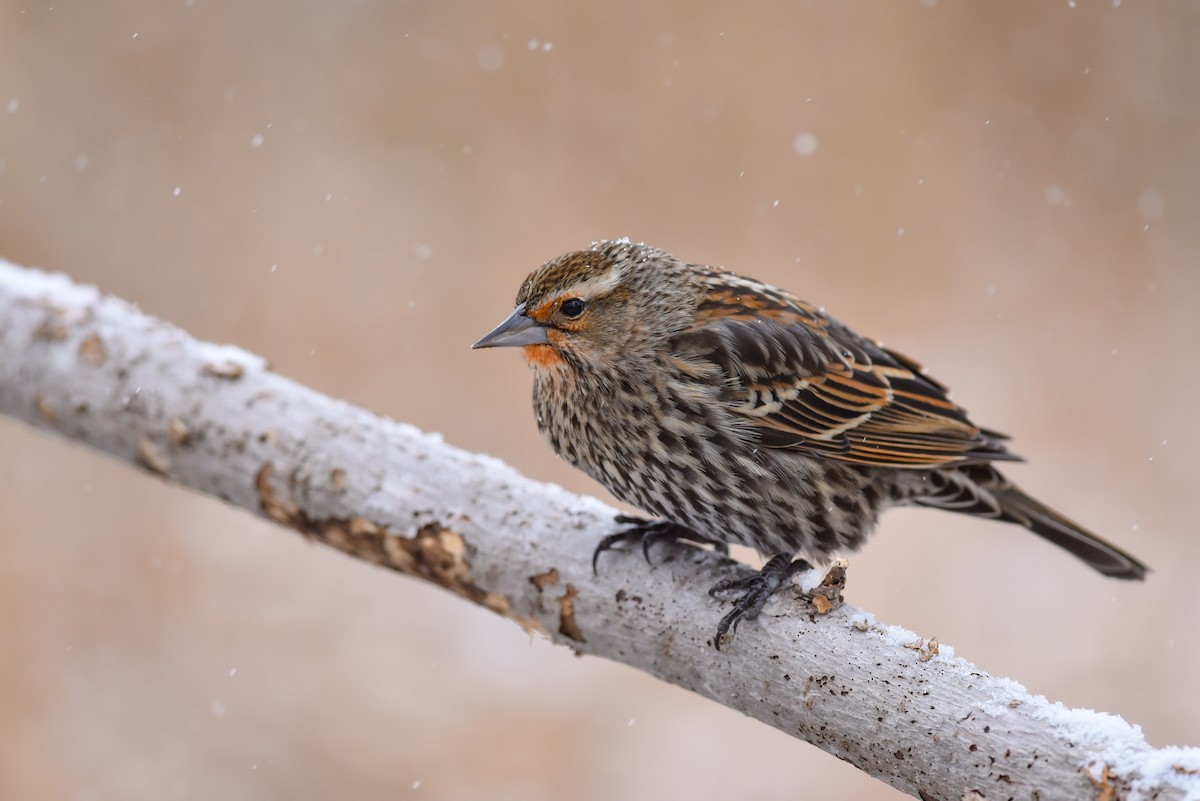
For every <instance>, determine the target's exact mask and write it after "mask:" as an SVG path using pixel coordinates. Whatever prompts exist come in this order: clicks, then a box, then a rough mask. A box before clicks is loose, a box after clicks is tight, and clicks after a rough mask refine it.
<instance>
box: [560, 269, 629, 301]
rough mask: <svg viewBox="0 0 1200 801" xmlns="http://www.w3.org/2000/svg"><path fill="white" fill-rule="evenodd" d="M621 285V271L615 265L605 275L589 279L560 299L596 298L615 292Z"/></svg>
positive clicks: (565, 293) (576, 285)
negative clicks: (575, 296) (573, 297)
mask: <svg viewBox="0 0 1200 801" xmlns="http://www.w3.org/2000/svg"><path fill="white" fill-rule="evenodd" d="M620 283H621V270H620V269H619V267H618V266H617V265H613V266H612V267H611V268H610V269H609V271H608V272H607V273H605V274H604V275H598V276H596V277H595V278H589V279H588V280H587V281H581V282H579V283H578V284H575V285H573V286H572V287H571V288H570V289H568V290H567V291H566V292H564V293H562V295H560V297H566V296H567V295H578V296H579V297H582V298H594V297H597V296H599V295H604V294H606V293H608V292H611V291H613V290H614V289H616V288H617V285H618V284H620Z"/></svg>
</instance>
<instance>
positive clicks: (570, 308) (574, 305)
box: [559, 298, 587, 319]
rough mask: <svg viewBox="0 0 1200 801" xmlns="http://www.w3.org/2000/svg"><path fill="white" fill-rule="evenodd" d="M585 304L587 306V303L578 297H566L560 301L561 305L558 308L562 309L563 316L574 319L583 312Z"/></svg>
mask: <svg viewBox="0 0 1200 801" xmlns="http://www.w3.org/2000/svg"><path fill="white" fill-rule="evenodd" d="M585 306H587V304H586V303H584V302H583V301H582V300H580V299H579V298H567V299H566V300H564V301H563V302H562V305H561V306H559V310H560V311H562V315H563V317H569V318H571V319H574V318H576V317H578V316H579V315H581V314H583V309H584V307H585Z"/></svg>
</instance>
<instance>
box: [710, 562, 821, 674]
mask: <svg viewBox="0 0 1200 801" xmlns="http://www.w3.org/2000/svg"><path fill="white" fill-rule="evenodd" d="M810 567H812V565H810V564H809V563H808V562H806V561H805V560H803V559H797V560H795V561H792V557H791V555H790V554H779V555H777V556H773V557H771V558H770V559H769V560H767V563H766V564H765V565H763V566H762V569H761V570H759V571H758V572H757V573H755V574H753V575H750V576H745V577H743V578H737V579H724V580H722V581H718V582H717V583H716V584H714V585H713V586H712V587H711V588H710V589H709V591H708V594H709V595H710V596H712V597H714V598H715V597H716V596H717V595H719V594H721V593H725V592H741V593H742V594H741V595H740V596H738V597H737V598H736V599H735V600H734V602H733V609H732V610H730V612H729V613H728V614H727V615H725V617H723V618H721V622H720V623H718V624H717V636H716V637H715V638H714V639H713V647H714V648H716V649H717V650H718V651H720V650H721V640H722V639H723V638H724V637H725V635H726V634H728V635H729V638H730V639H733V637H734V636H735V635H736V634H737V627H738V623H740V622H741V621H743V620H754V619H755V618H756V617H758V615H759V613H760V612H762V610H763V607H764V606H766V604H767V601H768V600H769V599H770V597H771V596H772V595H774V594H775V593H776V592H778V591H779V589H780V588H781V587H782V586H783V585H784V584H785V583H786V582H787V581H788V579H790V578H791V577H792V576H794V575H795V574H797V573H800V572H802V571H804V570H808V569H809V568H810Z"/></svg>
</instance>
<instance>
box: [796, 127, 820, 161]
mask: <svg viewBox="0 0 1200 801" xmlns="http://www.w3.org/2000/svg"><path fill="white" fill-rule="evenodd" d="M817 144H818V142H817V135H816V134H815V133H813V132H812V131H804V132H802V133H798V134H796V138H795V139H793V140H792V148H793V149H794V150H795V151H796V152H797V153H798V154H800V155H801V156H811V155H812V154H813V153H816V152H817Z"/></svg>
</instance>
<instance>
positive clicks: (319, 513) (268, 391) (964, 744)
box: [0, 262, 1200, 801]
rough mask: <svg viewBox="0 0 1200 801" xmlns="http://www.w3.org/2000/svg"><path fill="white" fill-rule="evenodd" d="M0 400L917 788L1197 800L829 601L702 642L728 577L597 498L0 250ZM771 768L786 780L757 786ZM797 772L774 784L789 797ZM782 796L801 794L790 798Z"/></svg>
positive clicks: (942, 793)
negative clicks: (624, 521)
mask: <svg viewBox="0 0 1200 801" xmlns="http://www.w3.org/2000/svg"><path fill="white" fill-rule="evenodd" d="M0 412H3V413H5V414H7V415H10V416H12V417H15V418H18V419H20V420H24V421H26V422H28V423H31V424H33V425H36V426H38V427H40V428H43V429H47V430H50V431H54V432H56V433H58V434H60V435H61V436H64V437H67V438H69V439H72V440H76V441H79V442H84V443H87V444H89V445H91V446H93V447H95V448H98V449H100V450H103V451H105V452H107V453H109V454H112V455H113V456H115V457H116V458H118V459H121V460H123V461H126V462H129V463H130V464H135V465H138V466H139V467H141V468H142V469H144V470H146V471H148V472H150V473H153V474H155V475H157V476H160V477H162V478H165V479H167V480H169V481H172V482H175V483H178V484H181V485H184V486H187V487H190V488H192V489H194V490H197V491H199V492H203V493H206V494H209V495H213V496H216V497H218V498H222V499H223V500H225V501H227V502H229V503H231V504H234V505H237V506H240V507H242V508H244V509H247V510H250V511H252V512H256V513H258V514H261V515H263V516H265V517H267V518H269V519H271V520H273V521H275V522H277V523H279V524H282V525H284V526H287V527H289V528H293V529H295V530H297V531H299V532H301V533H302V534H304V535H305V536H308V537H312V538H314V539H317V540H319V541H321V542H324V543H326V544H329V545H332V546H333V547H335V548H337V549H339V550H341V551H343V552H345V553H348V554H350V555H352V556H356V557H358V558H361V559H366V560H368V561H371V562H374V563H376V564H379V565H383V566H385V567H389V568H392V569H395V570H398V571H400V572H402V573H406V574H408V575H412V576H416V577H419V578H422V579H425V580H427V581H430V582H433V583H435V584H438V585H440V586H441V587H443V588H445V589H448V590H450V591H451V592H453V593H456V594H458V595H461V596H463V597H464V598H467V599H469V600H471V601H474V602H475V603H477V604H480V605H482V606H484V607H486V608H488V609H490V610H492V611H493V612H496V613H498V614H501V615H503V616H505V617H508V618H510V619H512V620H513V621H515V622H516V623H517V624H519V625H520V626H521V627H523V628H525V629H526V630H529V631H536V632H539V633H541V634H542V635H544V636H546V637H549V638H550V639H552V640H554V641H555V642H558V643H561V644H563V645H566V646H568V647H570V648H573V649H575V650H576V651H579V652H581V653H585V654H592V655H596V656H602V657H606V658H608V659H613V660H616V661H619V662H623V663H626V664H629V665H631V666H634V667H636V668H639V669H641V670H644V671H646V672H648V673H651V674H653V675H655V676H658V677H659V678H661V679H663V680H665V681H668V682H671V683H673V684H676V685H679V686H681V687H685V688H687V689H689V690H692V691H694V692H697V693H700V694H701V695H704V696H706V697H708V698H711V699H713V700H715V701H718V702H719V703H722V704H725V705H727V706H729V707H731V708H733V709H737V710H739V711H741V712H743V713H745V714H747V715H751V716H753V717H755V718H758V719H759V720H761V721H763V722H765V723H768V724H770V725H771V726H774V727H776V728H778V729H780V730H782V731H784V732H787V733H789V734H792V735H793V736H795V737H798V738H800V739H803V740H806V741H808V742H810V743H813V744H814V745H817V746H818V747H820V748H822V749H824V750H826V751H828V752H829V753H831V754H834V755H835V756H838V757H839V758H841V759H844V760H846V761H848V762H850V763H852V764H854V765H856V766H858V767H859V768H861V769H862V770H864V771H866V772H867V773H869V774H871V775H872V776H875V777H877V778H879V779H881V780H883V781H885V782H888V783H889V784H891V785H893V786H895V787H897V788H899V789H901V790H903V791H905V792H907V793H911V794H912V795H914V796H918V797H920V798H925V799H944V800H945V801H949V800H950V799H955V800H957V799H994V798H1021V799H1030V798H1033V799H1043V801H1049V799H1073V798H1098V799H1106V800H1107V799H1124V798H1129V799H1137V798H1156V799H1182V798H1188V799H1200V750H1197V749H1183V748H1166V749H1154V748H1151V747H1150V746H1149V745H1147V744H1146V742H1145V739H1144V738H1143V737H1142V734H1141V732H1140V730H1139V729H1137V728H1136V727H1133V726H1130V725H1128V724H1127V723H1125V722H1124V721H1123V720H1121V719H1120V718H1116V717H1113V716H1110V715H1105V714H1102V713H1096V712H1091V711H1086V710H1072V709H1067V708H1065V707H1063V706H1061V705H1058V704H1051V703H1050V702H1048V701H1047V700H1046V699H1045V698H1042V697H1039V696H1033V695H1030V694H1029V693H1028V692H1027V691H1026V690H1025V689H1024V688H1023V687H1021V686H1020V685H1019V684H1016V683H1015V682H1012V681H1009V680H1006V679H998V678H993V677H991V676H988V675H987V674H985V673H983V672H982V671H980V670H979V669H978V668H976V667H975V666H974V665H972V664H970V663H968V662H966V661H964V660H962V659H959V658H957V657H955V656H954V654H953V652H952V651H951V649H950V648H948V647H947V646H946V645H941V646H939V645H938V644H937V643H936V642H927V641H924V640H921V639H920V638H919V637H918V636H917V635H915V634H912V633H910V632H907V631H904V630H902V629H899V628H895V627H892V626H887V625H883V624H880V623H878V622H876V621H875V620H874V618H873V617H872V616H871V615H869V614H867V613H865V612H862V611H860V610H857V609H854V608H851V607H850V606H847V605H840V604H839V596H838V588H837V587H836V586H830V587H826V588H824V589H820V590H818V595H820V596H821V597H819V598H818V599H817V601H816V603H811V602H809V601H806V600H801V599H797V598H794V597H787V596H788V595H789V594H788V593H783V594H781V597H779V598H777V599H776V600H773V601H772V602H771V604H770V605H769V606H768V607H767V612H766V614H764V616H763V617H762V618H761V619H760V621H759V622H757V623H752V624H747V625H743V626H742V627H741V629H740V630H739V631H738V634H737V638H736V639H735V640H734V641H732V642H731V643H728V644H727V645H726V647H725V650H724V651H721V652H717V651H715V650H714V649H713V648H712V645H711V638H712V634H713V631H714V628H715V624H716V621H717V620H718V619H719V617H720V616H721V614H722V608H721V606H720V604H719V603H718V602H717V601H713V600H711V599H709V598H708V596H707V594H706V592H705V591H706V589H707V588H708V587H709V586H710V585H711V584H713V583H714V582H715V581H716V580H717V579H718V578H722V577H728V576H729V575H730V574H731V572H732V571H735V570H744V569H745V568H740V567H736V566H734V565H732V564H731V563H729V562H728V561H726V560H724V559H722V558H721V557H720V556H718V555H716V554H714V553H711V552H708V551H700V550H695V549H689V548H686V547H673V546H667V545H662V546H656V551H655V554H656V557H657V558H656V560H655V565H654V566H653V567H651V566H648V565H647V564H646V563H645V562H644V561H643V559H642V558H641V556H640V555H632V554H618V553H612V554H609V555H606V556H605V557H604V558H603V561H602V563H601V568H602V569H601V571H600V575H599V576H598V577H597V576H594V575H593V574H592V570H591V564H590V558H591V552H592V548H593V546H594V545H595V543H596V542H597V541H598V540H599V539H600V537H602V536H604V535H605V534H608V533H611V532H612V531H613V529H614V524H613V522H612V518H613V515H614V514H615V510H614V509H611V508H609V507H607V506H605V505H604V504H602V503H600V502H599V501H596V500H593V499H589V498H582V497H578V496H575V495H571V494H569V493H567V492H565V491H564V490H562V489H559V488H558V487H555V486H552V485H547V484H540V483H536V482H533V481H530V480H529V479H526V478H524V477H522V476H520V475H519V474H517V473H516V472H514V471H513V470H512V469H510V468H509V467H507V466H505V465H504V464H502V463H500V462H498V461H496V460H494V459H491V458H488V457H485V456H479V455H476V454H471V453H466V452H464V451H461V450H458V449H456V448H453V447H450V446H448V445H446V444H444V443H443V442H442V441H441V440H440V439H439V438H438V437H436V436H432V435H429V434H424V433H422V432H420V431H418V430H416V429H414V428H412V427H410V426H407V425H404V424H401V423H395V422H392V421H389V420H384V419H381V418H379V417H376V416H375V415H372V414H370V413H368V412H366V411H364V410H362V409H359V408H357V407H354V406H351V405H349V404H346V403H343V402H341V401H337V400H333V399H331V398H328V397H325V396H323V395H320V394H318V393H316V392H314V391H312V390H310V389H306V388H305V387H302V386H300V385H298V384H296V383H294V382H292V381H289V380H288V379H286V378H283V377H281V376H279V375H276V374H275V373H272V372H271V371H270V370H269V369H268V367H267V365H266V364H265V362H264V361H263V360H262V359H261V358H259V357H257V356H253V355H251V354H248V353H246V352H244V351H242V350H239V349H237V348H234V347H228V346H219V345H212V344H207V343H203V342H197V341H196V340H194V339H192V338H191V337H190V336H188V335H187V334H186V333H184V332H183V331H181V330H179V329H178V328H175V327H173V326H171V325H169V324H167V323H164V322H161V321H159V320H155V319H153V318H150V317H147V316H146V315H144V314H142V313H141V312H139V311H138V310H137V309H135V308H134V307H133V306H131V305H130V304H128V303H125V302H123V301H121V300H118V299H114V298H108V297H104V296H102V295H101V294H100V293H99V292H97V291H96V290H95V289H93V288H91V287H81V286H77V285H75V284H73V283H72V282H71V281H70V280H69V279H67V278H66V277H63V276H61V275H49V274H45V273H41V272H37V271H33V270H27V269H23V268H20V267H16V266H13V265H8V264H5V263H3V262H0ZM789 780H795V781H797V782H802V778H794V779H793V778H792V777H789V776H788V775H787V774H781V775H780V781H789ZM800 789H801V788H800V787H799V786H798V787H797V790H798V792H799V791H800ZM801 794H802V793H801Z"/></svg>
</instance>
